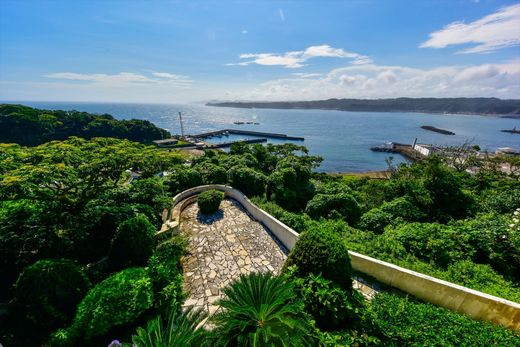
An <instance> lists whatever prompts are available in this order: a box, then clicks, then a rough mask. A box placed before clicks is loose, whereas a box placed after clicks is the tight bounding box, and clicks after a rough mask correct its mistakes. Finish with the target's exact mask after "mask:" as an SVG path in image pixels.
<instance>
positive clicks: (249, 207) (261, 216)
mask: <svg viewBox="0 0 520 347" xmlns="http://www.w3.org/2000/svg"><path fill="white" fill-rule="evenodd" d="M209 189H216V190H219V191H222V192H224V194H225V196H227V197H230V198H233V199H235V200H237V201H238V202H240V203H241V204H242V206H244V208H245V209H246V211H247V212H248V213H249V214H250V215H251V216H252V217H253V218H254V219H255V220H257V221H259V222H261V223H262V224H264V225H265V226H266V227H267V228H269V230H271V232H272V233H273V234H274V235H275V236H276V237H277V238H278V240H280V242H282V243H283V245H284V246H285V247H286V248H287V249H289V250H291V249H292V248H293V247H294V244H295V243H296V240H297V239H298V233H297V232H296V231H294V230H293V229H291V228H289V227H288V226H287V225H285V224H283V223H282V222H280V221H279V220H278V219H276V218H274V217H273V216H271V215H270V214H269V213H267V212H265V211H264V210H262V209H261V208H259V207H257V206H256V205H255V204H253V203H252V202H251V201H250V200H249V199H248V198H247V196H245V195H244V194H243V193H242V192H240V191H239V190H237V189H234V188H233V187H230V186H226V185H222V184H210V185H205V186H198V187H194V188H191V189H188V190H185V191H183V192H181V193H179V194H177V195H176V196H175V197H174V198H173V205H174V206H176V205H177V204H178V203H179V202H180V201H183V200H184V199H186V198H188V197H191V196H193V195H197V194H199V193H201V192H203V191H205V190H209ZM183 207H184V206H183ZM183 207H181V208H180V209H176V208H175V207H174V208H173V209H172V211H173V212H171V213H170V215H169V216H168V220H169V221H171V220H178V215H180V213H181V212H182V208H183Z"/></svg>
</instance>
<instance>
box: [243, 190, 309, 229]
mask: <svg viewBox="0 0 520 347" xmlns="http://www.w3.org/2000/svg"><path fill="white" fill-rule="evenodd" d="M252 200H253V202H254V204H255V205H257V206H258V207H260V208H261V209H262V210H264V211H266V212H267V213H269V214H270V215H272V216H273V217H275V218H276V219H278V220H279V221H280V222H282V223H284V224H285V225H287V226H289V227H291V228H293V229H294V230H295V231H297V232H298V233H300V232H302V231H304V230H305V229H306V227H307V224H308V223H309V222H310V221H311V219H310V218H309V216H307V215H306V214H300V213H294V212H289V211H286V210H284V209H283V208H282V207H280V206H278V205H277V204H276V203H274V202H271V201H265V200H261V199H255V198H253V199H252Z"/></svg>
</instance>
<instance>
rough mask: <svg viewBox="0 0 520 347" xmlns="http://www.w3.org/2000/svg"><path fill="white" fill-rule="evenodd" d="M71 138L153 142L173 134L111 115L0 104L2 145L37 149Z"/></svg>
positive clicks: (146, 124) (137, 121)
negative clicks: (117, 118)
mask: <svg viewBox="0 0 520 347" xmlns="http://www.w3.org/2000/svg"><path fill="white" fill-rule="evenodd" d="M71 136H78V137H83V138H87V139H90V138H93V137H115V138H120V139H128V140H131V141H137V142H143V143H151V142H152V141H153V140H160V139H163V138H168V137H170V136H171V135H170V133H169V132H168V131H166V130H164V129H160V128H157V127H156V126H155V125H153V124H152V123H150V122H149V121H146V120H138V119H132V120H116V119H114V117H112V116H111V115H109V114H103V115H94V114H90V113H87V112H79V111H51V110H39V109H35V108H31V107H28V106H22V105H9V104H2V105H0V142H4V143H18V144H20V145H23V146H37V145H40V144H42V143H44V142H48V141H52V140H65V139H67V138H69V137H71Z"/></svg>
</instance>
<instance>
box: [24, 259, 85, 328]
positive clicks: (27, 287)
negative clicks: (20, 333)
mask: <svg viewBox="0 0 520 347" xmlns="http://www.w3.org/2000/svg"><path fill="white" fill-rule="evenodd" d="M88 286H89V282H88V280H87V277H86V276H85V274H84V273H83V271H81V269H80V268H78V267H77V266H76V265H75V264H74V263H73V262H72V261H70V260H67V259H47V260H39V261H37V262H36V263H34V264H33V265H31V266H29V267H27V268H26V269H25V270H24V271H23V272H22V273H21V275H20V277H19V278H18V281H17V282H16V285H15V293H16V299H17V302H18V304H20V306H21V308H22V310H23V311H24V314H25V316H26V317H27V318H28V319H29V320H30V321H31V322H33V323H34V324H35V325H36V326H39V327H42V328H44V329H56V328H57V327H60V326H63V325H64V324H67V323H69V321H70V320H71V319H72V317H73V316H74V313H75V311H76V306H77V304H78V303H79V301H80V300H81V299H82V298H83V297H84V296H85V293H86V292H87V289H88Z"/></svg>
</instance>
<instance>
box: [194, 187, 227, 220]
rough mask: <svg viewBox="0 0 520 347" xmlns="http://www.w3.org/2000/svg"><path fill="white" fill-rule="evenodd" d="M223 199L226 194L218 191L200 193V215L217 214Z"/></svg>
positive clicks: (198, 200) (198, 199) (198, 203)
mask: <svg viewBox="0 0 520 347" xmlns="http://www.w3.org/2000/svg"><path fill="white" fill-rule="evenodd" d="M223 199H224V193H222V192H219V191H218V190H214V189H211V190H206V191H204V192H202V193H200V194H199V196H198V198H197V205H198V206H199V210H200V213H202V214H212V213H215V212H217V211H218V209H219V207H220V203H221V202H222V200H223Z"/></svg>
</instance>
